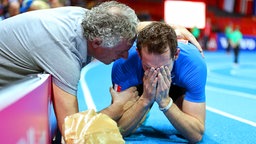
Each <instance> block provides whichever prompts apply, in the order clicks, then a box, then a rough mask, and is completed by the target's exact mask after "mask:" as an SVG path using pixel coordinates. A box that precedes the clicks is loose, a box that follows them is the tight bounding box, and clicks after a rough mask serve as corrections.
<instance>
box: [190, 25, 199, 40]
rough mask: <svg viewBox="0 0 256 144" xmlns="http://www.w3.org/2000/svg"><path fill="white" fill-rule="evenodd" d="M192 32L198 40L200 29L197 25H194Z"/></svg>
mask: <svg viewBox="0 0 256 144" xmlns="http://www.w3.org/2000/svg"><path fill="white" fill-rule="evenodd" d="M191 33H192V34H193V36H194V37H195V38H196V40H197V41H198V40H199V37H200V29H199V28H198V27H197V26H194V27H193V28H192V29H191Z"/></svg>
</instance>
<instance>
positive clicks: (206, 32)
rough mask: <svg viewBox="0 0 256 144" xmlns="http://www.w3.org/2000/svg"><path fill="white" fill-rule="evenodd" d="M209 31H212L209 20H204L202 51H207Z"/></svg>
mask: <svg viewBox="0 0 256 144" xmlns="http://www.w3.org/2000/svg"><path fill="white" fill-rule="evenodd" d="M211 31H212V24H211V19H210V18H206V22H205V28H204V32H203V49H205V50H207V49H208V41H209V39H210V35H211Z"/></svg>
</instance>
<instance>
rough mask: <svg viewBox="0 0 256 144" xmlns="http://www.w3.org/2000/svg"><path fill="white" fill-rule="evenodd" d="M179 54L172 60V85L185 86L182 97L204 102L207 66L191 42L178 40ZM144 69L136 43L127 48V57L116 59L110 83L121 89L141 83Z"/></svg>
mask: <svg viewBox="0 0 256 144" xmlns="http://www.w3.org/2000/svg"><path fill="white" fill-rule="evenodd" d="M178 48H180V54H179V56H178V59H177V60H176V61H175V62H174V66H173V69H172V71H171V73H172V77H173V78H172V85H177V86H179V87H182V88H185V89H186V93H185V97H184V99H186V100H188V101H191V102H205V84H206V77H207V67H206V63H205V60H204V58H203V57H202V56H201V54H200V53H199V51H198V49H197V48H196V47H195V46H194V45H193V44H191V43H183V42H178ZM143 75H144V70H143V68H142V63H141V60H140V57H139V55H138V53H137V51H136V43H134V45H133V46H132V48H131V49H130V50H129V56H128V59H119V60H116V61H115V62H114V64H113V68H112V83H113V85H114V87H115V89H116V90H118V91H123V90H125V89H127V88H129V87H131V86H137V85H139V84H142V83H143Z"/></svg>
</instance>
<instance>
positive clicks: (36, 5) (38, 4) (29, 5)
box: [20, 0, 50, 13]
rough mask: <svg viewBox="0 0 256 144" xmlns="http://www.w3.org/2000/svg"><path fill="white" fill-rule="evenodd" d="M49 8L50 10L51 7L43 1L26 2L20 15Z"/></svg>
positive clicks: (31, 0)
mask: <svg viewBox="0 0 256 144" xmlns="http://www.w3.org/2000/svg"><path fill="white" fill-rule="evenodd" d="M48 8H50V5H49V4H48V3H47V2H45V1H43V0H24V1H23V2H22V5H21V8H20V13H24V12H27V11H33V10H40V9H48Z"/></svg>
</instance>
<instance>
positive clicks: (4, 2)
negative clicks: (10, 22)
mask: <svg viewBox="0 0 256 144" xmlns="http://www.w3.org/2000/svg"><path fill="white" fill-rule="evenodd" d="M19 13H20V2H19V0H1V5H0V16H1V19H0V21H1V20H4V19H6V18H9V17H12V16H15V15H17V14H19Z"/></svg>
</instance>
